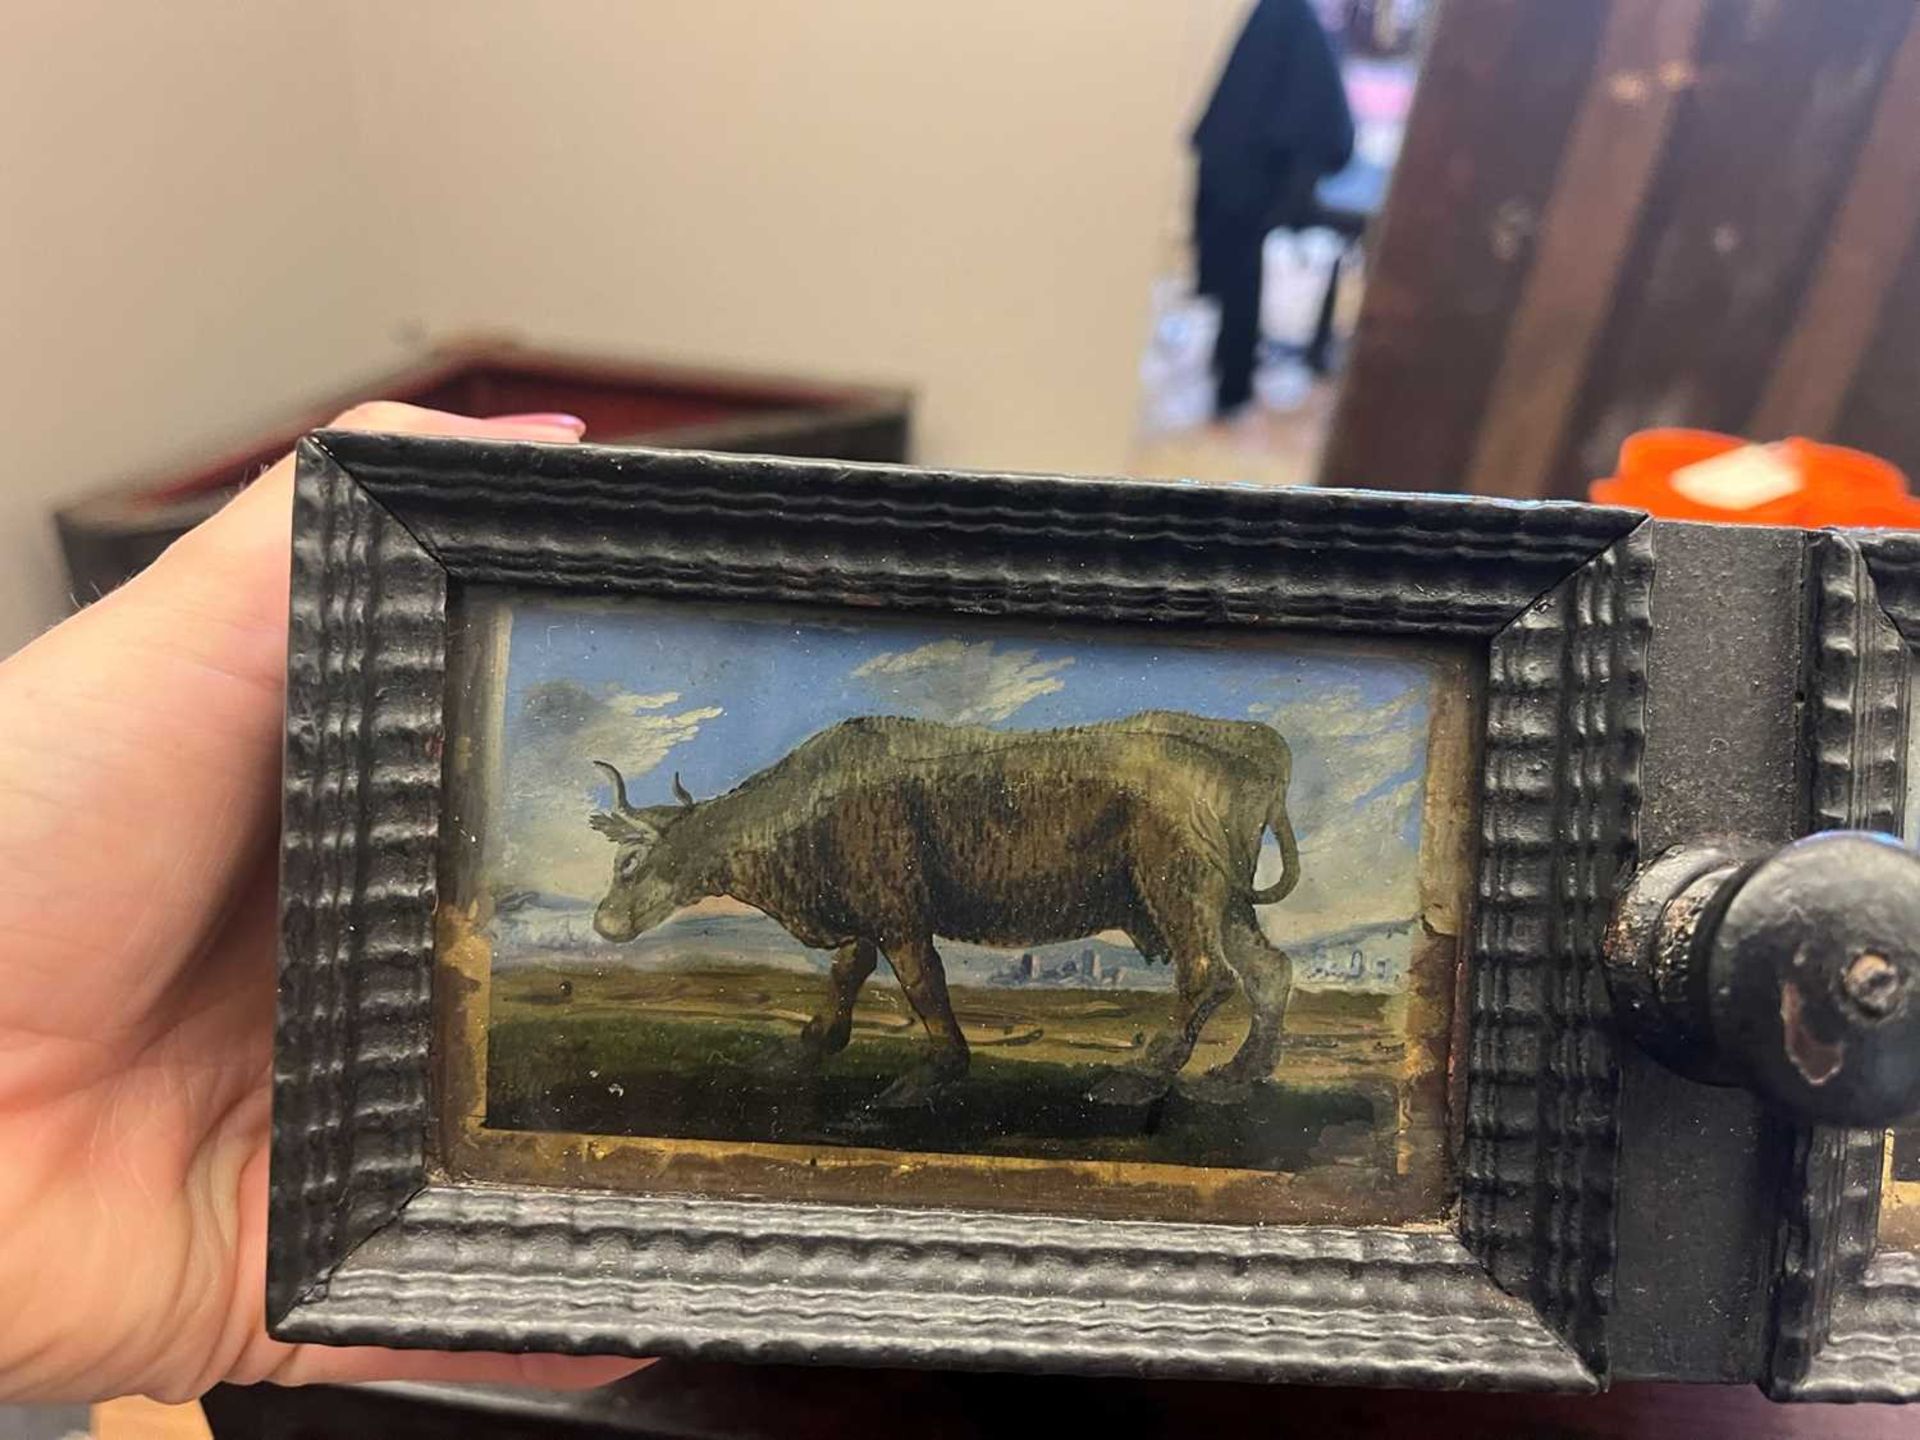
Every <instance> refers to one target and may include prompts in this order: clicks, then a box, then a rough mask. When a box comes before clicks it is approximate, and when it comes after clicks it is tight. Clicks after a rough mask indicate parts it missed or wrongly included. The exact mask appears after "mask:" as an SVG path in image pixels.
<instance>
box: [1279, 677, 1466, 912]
mask: <svg viewBox="0 0 1920 1440" xmlns="http://www.w3.org/2000/svg"><path fill="white" fill-rule="evenodd" d="M1427 695H1428V691H1427V686H1426V685H1424V684H1415V685H1413V686H1411V687H1409V688H1408V689H1407V690H1405V691H1403V692H1402V693H1401V694H1399V695H1397V696H1395V697H1394V698H1392V699H1391V700H1388V701H1387V702H1386V703H1385V704H1372V703H1370V702H1368V701H1366V700H1364V699H1363V698H1362V697H1361V695H1360V693H1359V691H1358V690H1357V689H1355V688H1352V687H1345V688H1342V689H1336V690H1332V691H1327V690H1319V691H1314V692H1311V693H1307V694H1301V695H1298V696H1283V697H1280V698H1277V699H1275V700H1271V701H1265V702H1262V703H1259V704H1255V705H1253V706H1250V707H1249V713H1250V714H1252V715H1253V716H1255V717H1256V718H1258V719H1261V720H1264V721H1266V722H1267V723H1268V724H1270V725H1272V726H1273V727H1274V728H1275V729H1276V730H1278V731H1279V732H1280V734H1281V736H1282V737H1283V738H1285V740H1286V741H1287V744H1288V746H1289V748H1291V750H1292V751H1293V783H1292V784H1291V785H1290V786H1289V787H1288V791H1287V809H1288V814H1289V815H1291V817H1292V819H1293V824H1294V830H1295V832H1296V833H1297V834H1298V836H1299V841H1300V867H1301V868H1300V885H1299V888H1298V889H1296V890H1295V891H1294V893H1293V894H1292V895H1291V896H1289V897H1288V899H1287V900H1286V901H1285V902H1284V903H1282V904H1281V905H1279V906H1277V907H1275V908H1272V909H1269V910H1266V911H1264V912H1263V913H1262V917H1261V918H1262V923H1263V924H1264V925H1265V926H1266V928H1267V929H1268V931H1269V933H1270V934H1272V935H1273V936H1274V937H1275V938H1276V939H1282V938H1284V935H1285V934H1286V933H1288V932H1293V933H1304V932H1305V931H1307V930H1310V929H1318V928H1322V927H1324V926H1326V925H1330V924H1351V923H1361V922H1364V921H1371V920H1379V919H1386V918H1390V917H1393V918H1398V917H1404V916H1406V915H1409V914H1412V913H1413V911H1414V910H1415V909H1416V908H1417V906H1418V903H1419V902H1418V896H1419V856H1418V851H1417V846H1418V839H1419V837H1418V834H1417V833H1416V834H1415V836H1414V838H1413V840H1412V842H1409V840H1408V837H1407V831H1408V820H1409V818H1410V817H1411V815H1412V813H1413V808H1414V806H1415V805H1416V804H1418V803H1419V801H1420V799H1421V797H1422V793H1423V791H1424V789H1425V786H1426V763H1425V757H1426V751H1427V719H1428V715H1429V713H1430V712H1429V707H1428V706H1427V705H1426V704H1423V703H1422V701H1423V700H1425V699H1426V698H1427ZM1269 868H1271V869H1272V870H1273V871H1274V873H1276V874H1277V873H1278V865H1277V863H1275V862H1273V861H1272V860H1271V859H1270V860H1269V862H1268V865H1267V866H1266V867H1263V868H1262V870H1261V873H1260V878H1261V880H1262V881H1263V882H1264V881H1265V880H1266V879H1268V878H1269V876H1268V873H1267V871H1268V869H1269Z"/></svg>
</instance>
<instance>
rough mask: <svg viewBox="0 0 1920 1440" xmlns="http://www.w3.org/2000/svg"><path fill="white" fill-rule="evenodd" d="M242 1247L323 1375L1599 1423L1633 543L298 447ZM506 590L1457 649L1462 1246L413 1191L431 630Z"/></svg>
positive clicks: (1229, 503)
mask: <svg viewBox="0 0 1920 1440" xmlns="http://www.w3.org/2000/svg"><path fill="white" fill-rule="evenodd" d="M297 491H298V494H297V499H296V514H295V547H294V559H295V565H294V582H293V601H292V610H291V654H292V656H293V658H292V660H291V661H290V665H289V693H288V726H287V774H286V808H285V825H284V840H283V848H284V859H283V864H284V884H283V889H284V892H285V893H284V894H283V945H282V955H281V974H280V1017H279V1030H278V1043H277V1047H276V1064H275V1125H274V1148H273V1169H272V1181H271V1198H270V1221H269V1274H268V1296H269V1313H270V1316H271V1323H272V1327H273V1330H274V1333H276V1334H277V1335H280V1336H282V1337H284V1338H288V1339H298V1340H312V1341H324V1342H331V1343H378V1344H389V1345H403V1346H436V1347H467V1348H488V1349H501V1350H523V1349H541V1350H548V1349H551V1350H564V1351H575V1352H588V1353H591V1352H606V1353H653V1354H681V1355H700V1356H704V1357H709V1358H747V1359H761V1360H785V1361H815V1362H828V1361H837V1362H846V1363H870V1364H872V1363H878V1364H918V1365H942V1366H955V1367H977V1368H997V1369H1009V1368H1011V1369H1028V1370H1059V1371H1079V1372H1085V1373H1113V1372H1123V1373H1130V1374H1163V1375H1175V1374H1185V1375H1210V1376H1222V1377H1226V1376H1234V1377H1240V1378H1264V1379H1276V1380H1279V1379H1290V1380H1320V1381H1338V1382H1343V1383H1358V1384H1415V1385H1418V1384H1426V1385H1447V1386H1461V1385H1475V1386H1482V1387H1506V1388H1565V1389H1586V1388H1593V1387H1594V1386H1596V1385H1598V1384H1601V1383H1604V1377H1605V1373H1606V1371H1605V1363H1606V1362H1605V1351H1604V1343H1603V1334H1604V1324H1603V1315H1604V1309H1605V1297H1606V1293H1607V1289H1608V1282H1609V1279H1610V1274H1611V1265H1612V1203H1613V1201H1612V1197H1613V1185H1614V1168H1613V1167H1614V1145H1615V1138H1616V1137H1615V1109H1616V1105H1615V1099H1616V1090H1617V1086H1616V1080H1615V1065H1614V1056H1613V1051H1612V1043H1613V1042H1612V1039H1611V1035H1610V1029H1609V1027H1608V1024H1607V1014H1608V1003H1607V998H1606V994H1605V991H1604V985H1603V982H1602V980H1601V977H1600V974H1599V970H1598V963H1597V957H1598V950H1599V943H1600V937H1601V933H1602V931H1603V928H1604V923H1605V916H1606V910H1607V903H1608V900H1609V898H1610V895H1611V892H1612V890H1613V888H1614V885H1615V883H1616V882H1617V880H1618V879H1619V877H1620V876H1621V875H1622V874H1623V873H1624V872H1625V869H1626V867H1628V866H1629V865H1630V864H1631V862H1632V859H1633V849H1634V835H1635V823H1634V822H1635V811H1636V806H1637V800H1638V766H1639V752H1640V745H1641V740H1642V732H1643V728H1644V718H1643V711H1644V673H1645V656H1646V645H1647V636H1648V628H1649V622H1648V610H1647V601H1648V595H1649V589H1650V585H1651V568H1652V559H1651V550H1650V546H1649V544H1648V540H1647V532H1646V530H1645V528H1644V527H1643V523H1642V522H1643V517H1641V516H1640V515H1638V514H1637V513H1634V512H1630V511H1621V510H1608V509H1602V508H1596V507H1589V506H1578V505H1554V504H1549V505H1515V504H1510V503H1505V502H1498V501H1486V500H1474V499H1455V498H1441V497H1407V496H1398V495H1395V496H1384V495H1370V494H1361V493H1337V492H1325V491H1321V492H1280V491H1268V490H1260V489H1255V488H1251V487H1222V486H1198V485H1185V484H1177V483H1165V482H1122V481H1091V480H1069V479H1054V478H1044V477H1013V476H997V475H967V474H943V473H935V472H926V471H914V470H901V469H892V468H888V467H881V466H849V465H838V464H830V463H819V462H802V461H788V460H773V459H760V458H739V457H723V456H714V455H702V454H689V453H684V452H682V453H664V452H646V451H616V450H602V449H596V448H593V447H580V448H572V447H545V446H527V445H512V446H509V445H486V444H479V443H475V442H464V441H444V440H423V439H409V438H400V437H388V436H364V435H349V434H343V433H334V432H323V433H321V434H319V435H316V436H314V437H312V438H310V439H309V440H308V441H307V442H304V443H303V445H302V448H301V452H300V465H299V477H298V484H297ZM467 584H485V585H505V586H514V587H522V588H537V589H544V590H549V591H552V590H559V591H563V592H569V593H576V594H582V593H584V594H593V593H600V594H605V593H609V592H626V593H636V594H646V595H652V596H668V597H672V596H686V597H699V598H702V599H707V600H751V601H754V602H758V603H766V602H769V601H771V602H776V603H795V604H833V605H841V606H847V605H855V606H884V607H888V608H891V609H912V610H920V611H923V612H935V613H938V612H947V613H966V614H974V615H1025V616H1038V617H1058V618H1063V619H1072V620H1076V621H1080V622H1094V623H1097V622H1101V621H1113V622H1127V623H1133V624H1167V623H1178V624H1184V625H1193V624H1203V625H1209V626H1223V627H1235V626H1261V627H1274V628H1293V629H1301V630H1311V631H1317V632H1322V633H1325V632H1345V633H1348V634H1354V633H1359V634H1381V635H1432V636H1457V637H1467V638H1470V639H1472V640H1474V641H1476V642H1477V643H1480V644H1483V645H1484V646H1485V647H1486V648H1485V652H1484V653H1485V655H1486V657H1487V662H1486V663H1487V674H1486V683H1485V686H1484V695H1485V729H1484V735H1483V742H1482V749H1481V760H1480V766H1481V772H1482V779H1481V784H1480V806H1479V820H1478V824H1479V837H1480V838H1479V845H1478V855H1477V875H1478V882H1477V892H1476V914H1475V917H1474V927H1473V941H1472V945H1471V954H1470V959H1469V973H1468V987H1467V1006H1468V1034H1467V1039H1466V1047H1465V1053H1464V1055H1463V1056H1462V1057H1461V1059H1462V1060H1463V1061H1464V1064H1465V1068H1466V1072H1467V1075H1466V1098H1465V1104H1464V1110H1465V1114H1464V1124H1463V1131H1464V1142H1463V1148H1462V1152H1461V1157H1460V1173H1461V1185H1462V1199H1461V1211H1460V1218H1459V1225H1458V1231H1457V1233H1454V1232H1447V1231H1432V1230H1426V1231H1394V1230H1388V1229H1351V1228H1345V1229H1342V1228H1332V1227H1298V1228H1294V1227H1256V1226H1229V1225H1202V1224H1170V1223H1165V1222H1140V1221H1125V1220H1100V1219H1090V1218H1086V1217H1079V1216H1074V1217H1067V1216H1060V1217H1053V1216H1009V1215H1004V1214H986V1213H979V1212H971V1211H956V1210H926V1209H920V1210H908V1209H897V1208H886V1207H872V1206H870V1207H852V1206H821V1205H806V1204H799V1203H784V1202H782V1203H773V1202H747V1201H738V1200H725V1199H710V1200H689V1199H686V1198H679V1197H665V1196H646V1195H606V1194H581V1193H573V1192H567V1191H559V1190H552V1189H532V1188H527V1189H514V1188H510V1187H491V1186H489V1187H475V1186H462V1185H454V1184H449V1183H445V1182H444V1181H437V1180H436V1178H435V1173H434V1170H433V1164H432V1144H433V1140H432V1131H433V1126H434V1124H435V1114H434V1101H435V1094H436V1090H435V1085H434V1082H433V1077H432V1070H431V1064H432V1059H433V1057H432V1054H431V1051H432V1043H431V1035H432V1008H433V1001H434V996H433V993H432V992H433V983H434V982H433V973H434V971H433V960H434V953H433V952H434V943H433V917H434V904H435V895H436V877H435V874H434V864H435V855H436V836H437V834H438V831H439V826H440V823H441V802H442V795H441V765H442V759H443V757H442V754H441V751H442V748H443V740H444V718H445V717H444V706H445V703H446V675H445V664H446V626H447V596H448V591H449V589H450V588H451V587H457V586H460V585H467Z"/></svg>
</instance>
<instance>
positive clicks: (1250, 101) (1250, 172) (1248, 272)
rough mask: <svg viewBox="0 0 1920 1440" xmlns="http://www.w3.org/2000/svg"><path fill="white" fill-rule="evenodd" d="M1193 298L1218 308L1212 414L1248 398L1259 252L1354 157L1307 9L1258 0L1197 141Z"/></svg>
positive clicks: (1347, 118) (1324, 47) (1333, 77)
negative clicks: (1317, 187) (1326, 177)
mask: <svg viewBox="0 0 1920 1440" xmlns="http://www.w3.org/2000/svg"><path fill="white" fill-rule="evenodd" d="M1193 148H1194V150H1195V151H1196V152H1197V154H1198V156H1199V172H1200V173H1199V177H1198V183H1197V185H1196V186H1195V191H1194V206H1193V209H1194V216H1193V220H1194V224H1193V231H1194V246H1195V249H1196V250H1197V251H1198V260H1199V279H1198V283H1197V285H1196V287H1195V288H1196V289H1197V290H1198V291H1199V293H1200V294H1202V295H1207V296H1211V297H1212V298H1213V299H1214V300H1215V301H1217V302H1218V303H1219V306H1220V338H1219V340H1218V341H1217V342H1216V344H1215V346H1214V351H1213V373H1214V377H1215V379H1216V380H1217V381H1218V384H1219V388H1218V390H1217V392H1216V398H1215V401H1214V412H1215V414H1217V415H1221V416H1226V415H1231V414H1232V413H1233V412H1235V411H1236V410H1238V409H1240V407H1241V406H1243V405H1245V404H1246V403H1247V401H1248V400H1249V399H1251V398H1252V396H1253V361H1254V347H1255V346H1256V345H1257V344H1258V342H1259V339H1260V252H1261V246H1262V244H1263V242H1264V241H1265V239H1266V236H1267V232H1268V231H1270V230H1273V229H1276V228H1278V227H1281V226H1291V225H1299V224H1302V223H1304V222H1305V220H1306V218H1307V216H1308V215H1309V214H1310V213H1311V209H1312V202H1313V187H1314V185H1315V184H1316V183H1317V182H1318V181H1319V179H1320V178H1321V177H1322V176H1323V175H1330V174H1332V173H1333V172H1334V171H1336V170H1339V169H1341V168H1342V167H1343V166H1345V165H1346V163H1347V161H1348V160H1349V159H1350V158H1351V157H1352V155H1353V114H1352V112H1351V111H1350V110H1349V109H1348V108H1347V92H1346V87H1345V85H1344V84H1343V82H1342V81H1341V78H1340V66H1339V62H1338V61H1336V60H1335V59H1334V55H1333V47H1332V46H1331V44H1329V43H1328V40H1327V35H1326V32H1325V31H1324V30H1323V29H1321V27H1320V21H1319V18H1318V17H1317V16H1316V15H1315V13H1314V10H1313V7H1312V6H1311V4H1309V3H1308V0H1257V3H1256V4H1255V5H1254V7H1253V12H1252V13H1251V14H1250V15H1249V16H1248V17H1247V23H1246V26H1245V28H1243V29H1242V30H1241V32H1240V38H1239V39H1238V40H1236V41H1235V42H1234V46H1233V53H1232V54H1231V55H1230V56H1228V58H1227V65H1226V69H1225V70H1223V71H1222V72H1221V74H1220V81H1219V84H1217V85H1216V86H1215V87H1214V91H1213V98H1212V99H1211V100H1210V101H1209V102H1208V104H1207V110H1206V113H1205V114H1204V115H1203V116H1201V117H1200V124H1199V126H1198V127H1197V128H1196V129H1195V130H1194V132H1193Z"/></svg>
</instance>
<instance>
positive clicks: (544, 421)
mask: <svg viewBox="0 0 1920 1440" xmlns="http://www.w3.org/2000/svg"><path fill="white" fill-rule="evenodd" d="M491 418H492V420H493V421H494V423H495V424H497V425H548V426H551V427H552V428H554V429H556V430H571V431H573V433H574V434H576V435H578V434H580V433H581V432H582V431H584V430H585V429H586V428H587V422H586V421H584V420H582V419H581V418H580V417H579V416H578V415H568V414H566V413H565V412H564V411H560V410H538V411H535V412H533V413H532V414H528V415H495V416H492V417H491Z"/></svg>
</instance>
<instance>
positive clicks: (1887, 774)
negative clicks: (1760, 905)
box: [1766, 531, 1920, 1400]
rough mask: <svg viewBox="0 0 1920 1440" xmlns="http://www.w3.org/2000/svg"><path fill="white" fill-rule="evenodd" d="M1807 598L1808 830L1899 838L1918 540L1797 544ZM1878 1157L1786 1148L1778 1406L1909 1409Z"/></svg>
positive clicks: (1846, 1136) (1906, 1261)
mask: <svg viewBox="0 0 1920 1440" xmlns="http://www.w3.org/2000/svg"><path fill="white" fill-rule="evenodd" d="M1806 593H1807V597H1808V625H1807V631H1808V636H1809V644H1808V646H1807V670H1808V675H1807V682H1806V687H1805V688H1806V694H1807V707H1806V726H1805V728H1806V748H1807V758H1808V765H1807V776H1808V787H1809V788H1808V797H1807V810H1808V817H1809V825H1808V828H1809V830H1810V831H1820V830H1838V829H1853V830H1872V831H1877V832H1879V833H1882V834H1888V835H1899V834H1901V831H1902V828H1903V826H1902V812H1903V810H1904V807H1905V800H1906V791H1907V786H1908V784H1909V783H1911V782H1910V777H1909V774H1908V753H1907V752H1908V745H1909V729H1908V720H1909V715H1910V707H1911V704H1912V696H1911V691H1912V675H1913V669H1914V665H1915V663H1916V657H1920V535H1916V534H1913V533H1909V532H1897V531H1871V532H1847V531H1828V532H1824V533H1822V534H1820V535H1817V536H1814V537H1812V539H1811V542H1810V547H1809V553H1808V585H1807V588H1806ZM1906 838H1907V839H1908V841H1909V843H1911V842H1912V840H1913V838H1914V837H1912V836H1908V837H1906ZM1886 1144H1887V1137H1886V1132H1885V1131H1884V1130H1879V1129H1873V1130H1862V1129H1848V1128H1844V1127H1840V1126H1813V1127H1808V1128H1804V1129H1801V1130H1800V1131H1798V1132H1796V1134H1795V1137H1794V1145H1793V1155H1792V1161H1791V1167H1790V1172H1789V1178H1788V1182H1787V1194H1786V1197H1785V1204H1784V1205H1783V1206H1782V1223H1781V1232H1780V1240H1779V1247H1778V1255H1777V1257H1776V1260H1777V1263H1776V1276H1777V1278H1776V1283H1775V1294H1774V1311H1773V1336H1772V1344H1771V1354H1770V1358H1769V1368H1768V1374H1767V1377H1766V1386H1767V1389H1768V1392H1769V1393H1770V1394H1772V1395H1773V1396H1774V1397H1775V1398H1777V1399H1791V1400H1911V1399H1914V1398H1917V1397H1920V1344H1916V1343H1915V1342H1916V1337H1920V1254H1916V1253H1912V1252H1907V1251H1897V1250H1883V1249H1881V1248H1879V1244H1878V1232H1879V1222H1880V1198H1881V1183H1882V1177H1883V1173H1884V1166H1885V1159H1886Z"/></svg>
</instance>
